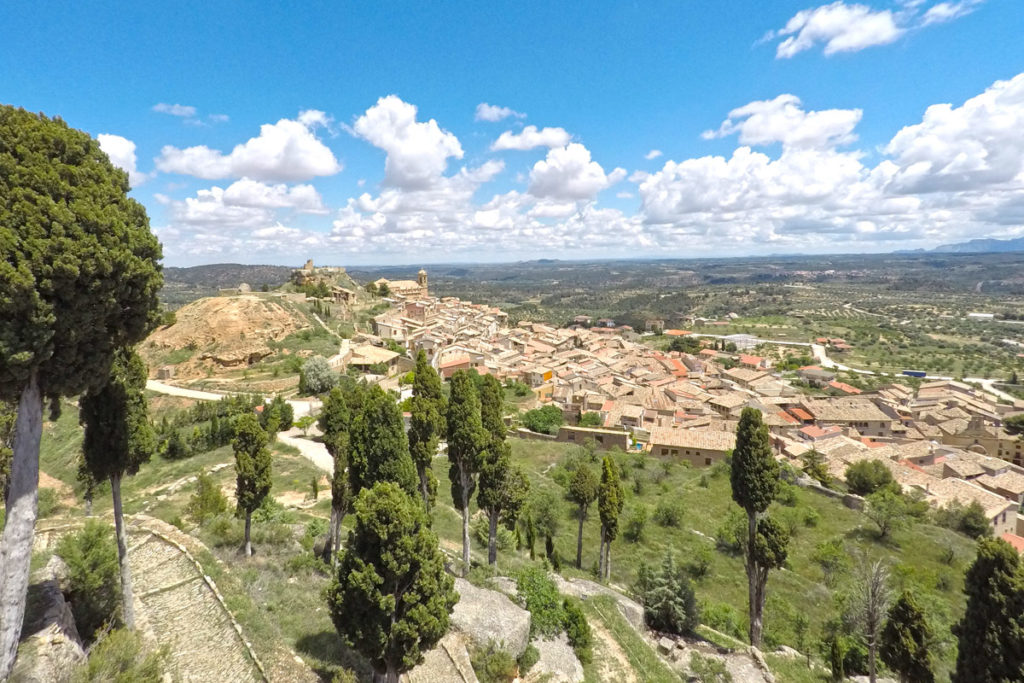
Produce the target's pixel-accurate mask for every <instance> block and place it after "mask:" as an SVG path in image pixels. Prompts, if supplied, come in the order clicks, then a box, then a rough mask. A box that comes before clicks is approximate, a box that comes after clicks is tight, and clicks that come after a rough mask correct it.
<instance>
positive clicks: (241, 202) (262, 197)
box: [223, 178, 327, 214]
mask: <svg viewBox="0 0 1024 683" xmlns="http://www.w3.org/2000/svg"><path fill="white" fill-rule="evenodd" d="M223 200H224V204H226V205H228V206H247V207H262V208H268V209H271V208H273V209H283V208H290V209H295V210H296V211H299V212H302V213H319V214H323V213H327V209H326V208H324V205H323V201H322V200H321V198H320V193H319V192H317V191H316V188H314V187H313V186H312V185H293V186H292V187H288V186H287V185H284V184H279V185H267V184H264V183H261V182H259V181H256V180H250V179H249V178H242V179H241V180H238V181H235V182H234V183H232V184H231V185H229V186H228V188H227V189H226V190H224V195H223Z"/></svg>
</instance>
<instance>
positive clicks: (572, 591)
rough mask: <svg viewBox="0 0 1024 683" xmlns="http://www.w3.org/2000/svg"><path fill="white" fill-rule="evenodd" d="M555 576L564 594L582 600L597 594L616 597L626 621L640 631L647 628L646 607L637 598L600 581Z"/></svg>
mask: <svg viewBox="0 0 1024 683" xmlns="http://www.w3.org/2000/svg"><path fill="white" fill-rule="evenodd" d="M553 578H554V580H555V584H556V585H557V586H558V590H559V591H560V592H561V593H563V594H564V595H571V596H573V597H575V598H579V599H580V600H587V599H588V598H591V597H593V596H595V595H607V596H609V597H611V598H614V600H615V602H616V604H617V605H618V607H619V612H621V613H622V616H624V617H625V618H626V621H628V622H629V623H630V625H631V626H632V627H633V628H635V629H636V630H638V631H641V632H643V631H644V630H645V627H644V608H643V607H642V606H641V605H640V603H638V602H637V601H636V600H631V599H630V598H627V597H626V596H625V595H623V594H622V593H620V592H618V591H617V590H615V589H613V588H609V587H607V586H602V585H601V584H599V583H594V582H593V581H588V580H586V579H565V578H562V577H561V576H558V575H557V574H555V575H553Z"/></svg>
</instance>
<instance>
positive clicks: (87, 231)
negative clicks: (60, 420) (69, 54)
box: [0, 106, 163, 680]
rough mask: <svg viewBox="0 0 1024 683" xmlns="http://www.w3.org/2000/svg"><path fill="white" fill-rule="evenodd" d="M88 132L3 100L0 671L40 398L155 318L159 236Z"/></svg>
mask: <svg viewBox="0 0 1024 683" xmlns="http://www.w3.org/2000/svg"><path fill="white" fill-rule="evenodd" d="M128 191H129V186H128V175H127V174H126V173H125V172H124V171H122V170H120V169H118V168H116V167H115V166H114V165H113V164H111V163H110V159H108V158H107V155H106V154H104V153H103V151H102V150H101V149H100V147H99V144H98V143H97V142H96V141H95V140H93V139H92V138H90V137H89V135H88V134H86V133H83V132H81V131H77V130H73V129H71V128H69V127H68V125H67V124H66V123H64V122H63V121H61V120H60V119H48V118H46V117H45V116H43V115H41V114H33V113H30V112H27V111H25V110H23V109H15V108H14V107H8V106H0V254H2V255H3V256H2V257H0V321H3V324H0V400H7V401H17V402H18V417H17V427H16V429H15V438H14V443H13V444H12V450H13V455H12V460H11V475H10V479H9V492H8V496H7V499H6V501H5V509H6V513H7V514H6V523H5V526H4V530H3V535H2V537H0V680H4V679H6V678H7V677H8V676H9V675H10V673H11V668H12V667H13V665H14V658H15V655H16V653H17V649H18V640H19V636H20V634H21V625H22V622H23V621H24V616H25V598H26V591H27V589H28V578H29V564H30V561H31V555H32V536H33V532H34V529H35V522H36V514H37V512H38V506H37V503H38V488H39V442H40V438H41V436H42V425H43V401H44V399H45V400H49V401H50V402H51V406H54V407H55V408H56V407H57V406H58V405H59V404H58V403H57V401H58V399H59V398H60V397H61V396H74V395H78V394H81V393H82V392H84V391H86V390H87V389H89V388H90V387H94V386H99V385H100V384H102V383H103V381H104V380H105V379H106V377H107V374H108V372H109V369H110V364H111V362H112V361H113V356H114V353H115V351H116V350H117V349H120V348H123V347H126V346H131V345H133V344H135V343H137V342H139V341H141V340H142V339H144V338H145V336H146V334H147V333H148V332H149V331H150V330H151V329H152V328H153V326H154V325H155V324H156V322H157V319H158V313H157V309H158V299H157V293H158V292H159V291H160V287H161V286H162V284H163V278H162V276H161V274H160V266H159V263H158V262H159V260H160V244H159V242H157V239H156V237H155V236H154V235H153V233H152V232H150V230H149V220H148V218H147V217H146V210H145V209H144V208H143V206H142V205H141V204H139V203H138V202H136V201H135V200H133V199H129V198H128Z"/></svg>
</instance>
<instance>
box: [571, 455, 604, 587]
mask: <svg viewBox="0 0 1024 683" xmlns="http://www.w3.org/2000/svg"><path fill="white" fill-rule="evenodd" d="M600 485H601V481H600V479H598V478H597V475H596V474H594V471H593V470H592V469H590V467H589V466H588V465H587V463H585V462H580V463H579V464H578V465H577V466H576V471H575V472H573V475H572V478H571V479H570V480H569V490H568V491H567V492H566V493H567V494H568V497H569V500H571V501H572V502H573V503H575V504H576V516H577V517H578V519H579V526H578V527H577V530H576V568H577V569H582V568H583V523H584V522H586V521H587V512H588V510H589V509H590V504H591V503H593V502H594V500H595V499H596V498H597V491H598V488H599V487H600Z"/></svg>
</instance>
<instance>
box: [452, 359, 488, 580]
mask: <svg viewBox="0 0 1024 683" xmlns="http://www.w3.org/2000/svg"><path fill="white" fill-rule="evenodd" d="M447 423H448V460H449V463H450V464H449V466H448V479H449V481H450V482H451V485H452V500H453V501H455V504H456V505H457V506H458V507H459V510H460V511H461V512H462V564H463V567H464V569H465V570H466V571H468V570H469V501H470V500H472V499H473V494H474V493H475V492H476V485H477V476H478V474H479V472H480V466H481V464H482V459H483V454H484V451H485V449H486V448H487V443H488V438H487V437H488V435H487V432H486V431H485V430H484V428H483V423H482V421H481V417H480V396H479V395H478V393H477V388H476V383H475V382H474V381H473V378H472V377H471V376H470V375H469V373H468V372H466V371H465V370H459V371H458V372H456V373H455V374H454V375H452V379H451V396H450V397H449V399H448V416H447Z"/></svg>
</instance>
